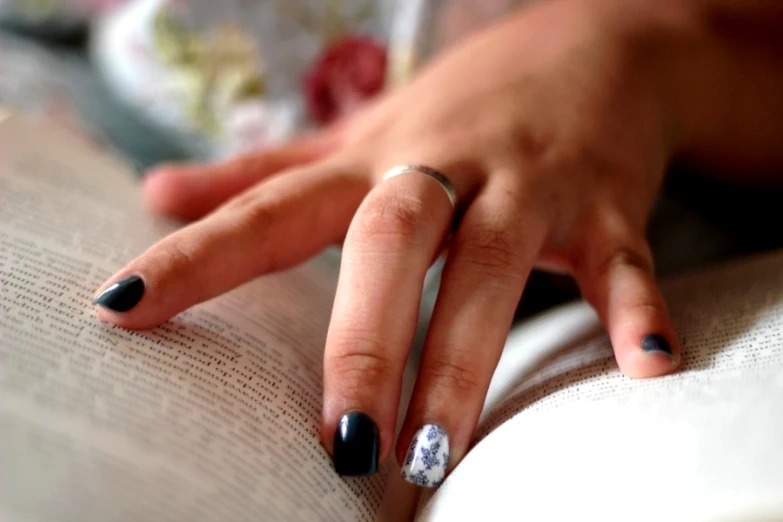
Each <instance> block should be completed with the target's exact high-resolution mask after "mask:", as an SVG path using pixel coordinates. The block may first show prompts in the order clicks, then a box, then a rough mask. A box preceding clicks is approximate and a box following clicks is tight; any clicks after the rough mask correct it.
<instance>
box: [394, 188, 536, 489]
mask: <svg viewBox="0 0 783 522" xmlns="http://www.w3.org/2000/svg"><path fill="white" fill-rule="evenodd" d="M522 194H524V191H523V190H522V189H521V187H520V186H519V178H518V177H512V176H507V177H505V178H504V177H502V176H495V177H493V179H492V182H491V183H490V184H489V185H487V186H486V187H485V188H484V190H483V191H482V193H480V194H478V196H477V197H476V199H475V200H474V201H473V203H472V204H471V206H470V208H469V209H468V211H467V213H466V214H465V216H464V218H463V220H462V222H461V224H460V227H459V229H458V231H457V233H456V236H455V238H454V240H453V242H452V247H451V249H450V251H449V258H448V260H447V262H446V267H445V269H444V273H443V278H442V284H441V290H440V292H439V295H438V300H437V303H436V305H435V311H434V313H433V317H432V320H431V321H430V328H429V332H428V336H427V340H426V342H425V345H424V351H423V354H422V359H421V362H420V368H419V374H418V379H417V382H416V387H415V389H414V391H413V396H412V398H411V403H410V405H409V407H408V414H407V417H406V420H405V423H404V425H403V428H402V431H401V433H400V438H399V441H398V448H397V450H398V451H397V456H398V460H399V462H401V463H402V476H403V478H405V479H406V480H408V481H409V482H412V483H414V484H417V485H420V486H427V487H435V486H438V485H439V484H440V483H441V482H442V481H443V479H444V477H445V475H446V472H447V471H448V470H449V469H451V468H453V467H454V466H455V465H456V464H457V463H458V462H459V460H460V459H461V458H462V456H463V455H464V453H465V451H466V450H467V448H468V445H469V443H470V440H471V437H472V435H473V432H474V430H475V427H476V423H477V421H478V417H479V414H480V413H481V409H482V406H483V404H484V398H485V396H486V393H487V388H488V386H489V383H490V380H491V378H492V374H493V372H494V370H495V367H496V365H497V362H498V359H499V358H500V354H501V352H502V350H503V346H504V343H505V340H506V336H507V334H508V331H509V329H510V327H511V323H512V320H513V316H514V311H515V310H516V307H517V304H518V302H519V299H520V297H521V295H522V291H523V288H524V286H525V282H526V280H527V277H528V274H529V273H530V270H531V268H532V266H533V263H534V261H535V259H536V256H537V254H538V251H539V249H540V246H541V244H542V242H543V240H544V235H545V232H546V227H545V224H544V222H543V221H542V220H540V219H539V218H538V216H540V215H541V213H538V212H536V209H535V206H534V204H533V202H530V201H525V199H524V198H522V197H520V195H522Z"/></svg>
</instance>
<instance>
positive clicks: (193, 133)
mask: <svg viewBox="0 0 783 522" xmlns="http://www.w3.org/2000/svg"><path fill="white" fill-rule="evenodd" d="M521 3H523V2H522V1H521V0H516V1H514V0H456V1H455V0H452V1H432V0H220V1H216V0H0V104H5V105H11V106H14V107H21V108H23V109H24V110H25V111H27V112H30V113H34V114H35V115H36V116H39V117H45V118H54V119H57V120H58V121H59V122H60V123H64V124H67V125H70V126H72V127H73V128H74V130H75V131H77V130H78V131H79V132H83V133H85V134H86V135H88V136H89V137H90V139H93V140H95V141H97V142H100V143H101V144H103V145H104V146H105V147H110V148H113V149H115V150H116V152H117V153H119V154H122V155H123V156H125V157H126V159H128V160H129V161H131V162H132V163H133V164H134V165H136V167H137V169H138V170H140V171H141V170H143V169H145V168H147V167H149V166H151V165H153V164H155V163H158V162H160V161H171V160H177V159H202V160H205V159H217V158H220V157H225V156H228V155H231V154H235V153H237V152H240V151H245V150H251V149H259V148H263V147H266V146H269V145H271V144H274V143H276V142H279V141H281V140H285V139H286V138H287V137H289V136H291V135H292V134H293V133H295V132H297V131H299V130H302V129H304V128H308V127H314V126H315V127H317V126H319V125H325V124H328V123H329V122H331V121H333V120H334V119H336V118H337V117H339V116H341V115H344V114H346V113H349V112H351V111H353V110H355V109H356V108H358V107H359V106H361V104H362V103H363V102H364V101H366V100H367V99H369V98H371V97H373V96H375V95H377V94H378V93H379V92H380V91H381V90H382V89H383V88H384V87H385V86H388V85H390V84H396V83H401V82H404V81H406V79H407V78H408V77H409V76H410V74H411V73H412V71H413V70H415V68H416V67H418V66H419V65H420V64H421V63H423V62H424V61H426V60H427V59H428V58H429V57H430V56H432V55H433V54H435V53H436V52H437V51H438V50H439V49H441V48H443V47H445V46H446V45H448V43H450V42H451V41H454V40H456V39H459V38H460V37H462V36H464V35H466V34H468V33H470V32H471V31H473V30H475V29H476V28H478V27H480V26H481V25H483V24H485V23H487V22H488V21H490V20H492V19H493V18H495V17H498V16H501V15H502V14H503V13H505V12H507V11H508V10H510V9H511V8H513V7H515V6H518V5H519V4H521Z"/></svg>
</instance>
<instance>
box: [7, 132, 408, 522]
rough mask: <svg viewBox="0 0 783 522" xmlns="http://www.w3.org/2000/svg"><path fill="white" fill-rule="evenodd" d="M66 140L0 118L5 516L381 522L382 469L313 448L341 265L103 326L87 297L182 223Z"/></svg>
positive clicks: (307, 268) (315, 267)
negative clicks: (339, 465) (346, 469)
mask: <svg viewBox="0 0 783 522" xmlns="http://www.w3.org/2000/svg"><path fill="white" fill-rule="evenodd" d="M56 135H57V131H55V130H49V129H47V128H46V127H45V126H43V125H42V124H40V123H32V122H29V121H23V120H20V119H19V118H18V117H12V118H10V119H7V120H6V121H5V122H3V123H2V124H0V291H1V292H2V295H1V297H0V358H1V361H2V362H0V430H2V433H0V440H1V441H2V442H1V443H0V462H1V463H2V464H0V467H1V468H2V482H3V484H2V486H0V519H2V520H3V521H7V522H16V521H25V522H36V521H51V520H58V521H60V522H65V521H71V520H73V521H79V522H86V521H93V520H106V519H110V520H118V521H119V520H122V521H124V520H128V521H140V520H150V521H152V520H154V521H156V522H163V521H169V520H170V521H174V520H176V521H182V520H198V521H211V520H215V521H225V520H232V521H234V520H248V521H250V520H252V521H257V520H270V521H272V520H285V521H295V520H306V521H314V520H319V521H320V520H324V521H329V520H333V521H337V520H340V521H343V520H375V519H376V518H378V517H381V516H384V513H385V511H384V509H385V508H384V507H383V506H385V505H386V504H384V494H385V493H386V491H387V483H388V482H389V481H390V468H389V465H385V466H383V467H382V469H381V471H380V472H379V473H378V474H377V475H375V476H373V477H367V478H357V479H348V478H341V477H339V476H338V475H336V474H335V473H334V471H333V468H332V464H331V461H330V459H329V457H328V455H327V454H326V452H325V451H324V450H323V448H322V447H321V446H320V444H319V442H318V429H319V427H318V424H319V419H320V412H321V394H322V373H321V372H322V357H323V348H322V345H323V342H324V339H325V335H326V329H327V326H328V320H329V313H330V309H331V304H332V299H333V293H334V289H335V285H336V275H337V274H336V270H335V267H334V266H333V265H332V264H330V263H327V262H325V261H323V260H321V259H315V260H313V261H311V262H308V263H306V264H304V265H303V266H301V267H298V268H296V269H294V270H290V271H288V272H287V273H283V274H278V275H274V276H269V277H263V278H260V279H258V280H256V281H254V282H252V283H249V284H247V285H245V286H243V287H242V288H240V289H237V290H235V291H233V292H230V293H229V294H227V295H224V296H221V297H219V298H217V299H214V300H212V301H210V302H207V303H204V304H202V305H199V306H197V307H194V308H192V309H190V310H188V311H186V312H184V313H182V314H180V315H179V316H177V317H175V318H174V319H173V320H171V321H169V322H168V323H166V324H164V325H162V326H161V327H159V328H157V329H154V330H151V331H145V332H132V331H128V330H123V329H120V328H116V327H113V326H110V325H107V324H102V323H101V322H100V321H99V320H98V319H97V318H96V316H95V314H94V311H93V308H92V306H91V303H90V302H91V299H92V295H93V292H95V290H96V289H97V288H98V286H99V285H100V284H101V283H102V282H103V281H104V280H105V279H106V278H107V277H109V276H110V275H111V274H112V273H113V272H114V271H116V270H118V269H119V268H121V267H122V266H123V265H124V264H125V263H126V262H128V261H129V260H130V259H132V258H133V257H134V256H136V255H138V254H139V253H141V252H142V251H143V250H144V249H145V248H147V247H148V246H149V245H150V244H152V243H153V242H154V241H155V240H156V239H158V238H160V237H161V236H162V235H163V234H165V233H166V232H169V231H171V230H173V228H174V227H175V226H176V224H172V223H165V222H162V221H154V222H153V221H151V220H150V219H148V218H147V217H145V216H144V213H143V209H142V206H141V199H140V194H138V190H137V187H136V185H135V182H134V181H133V180H132V178H131V176H130V175H129V174H128V175H127V176H123V175H122V173H124V172H125V171H124V170H123V169H122V167H121V166H120V165H118V164H116V163H115V162H114V161H113V160H111V159H110V158H107V157H105V156H102V155H97V154H94V155H93V154H90V153H89V150H88V145H87V144H83V143H80V142H76V141H75V140H74V139H71V138H70V137H67V136H59V137H55V136H56ZM248 248H252V246H251V245H249V246H248ZM399 502H400V500H399V498H395V502H394V503H399ZM400 506H401V504H399V505H395V506H394V507H396V508H399V507H400ZM391 516H393V517H399V516H401V515H400V514H399V513H396V514H393V515H391ZM394 519H400V518H394Z"/></svg>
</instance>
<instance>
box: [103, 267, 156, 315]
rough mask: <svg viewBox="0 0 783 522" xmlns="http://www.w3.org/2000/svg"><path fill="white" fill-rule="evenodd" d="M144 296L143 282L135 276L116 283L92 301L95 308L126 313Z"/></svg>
mask: <svg viewBox="0 0 783 522" xmlns="http://www.w3.org/2000/svg"><path fill="white" fill-rule="evenodd" d="M143 295H144V281H143V280H142V278H141V277H139V276H137V275H132V276H128V277H126V278H125V279H121V280H120V281H117V282H116V283H114V284H113V285H111V286H110V287H109V288H107V289H106V290H104V291H103V292H101V293H100V295H99V296H98V297H96V298H95V300H93V302H92V304H93V305H95V306H102V307H104V308H108V309H109V310H114V311H115V312H127V311H128V310H130V309H131V308H133V307H134V306H136V305H137V304H139V301H141V298H142V296H143Z"/></svg>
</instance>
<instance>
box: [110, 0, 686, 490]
mask: <svg viewBox="0 0 783 522" xmlns="http://www.w3.org/2000/svg"><path fill="white" fill-rule="evenodd" d="M598 4H600V2H598ZM601 12H602V11H601V10H600V9H596V5H595V3H591V2H583V1H578V0H573V1H564V2H552V3H544V4H542V5H540V6H535V7H533V8H529V9H527V10H525V11H523V12H521V13H520V14H518V15H515V16H513V17H510V18H508V19H507V20H504V21H503V22H501V23H499V24H497V25H495V26H494V27H492V28H490V29H488V30H486V31H483V32H482V33H480V34H478V35H476V36H475V37H472V38H470V39H468V40H467V41H466V42H464V43H463V44H459V45H457V46H456V47H454V48H453V49H451V50H448V51H447V52H445V53H444V54H443V55H442V56H441V57H439V58H438V59H437V60H436V61H435V62H434V63H433V64H432V65H431V66H429V67H427V68H426V69H425V70H423V71H422V72H421V74H420V75H419V76H418V77H417V78H415V79H414V81H412V83H411V84H410V85H408V86H406V87H404V88H401V89H399V90H397V91H394V92H391V93H389V94H388V95H385V96H383V97H382V98H379V99H378V100H377V101H376V102H374V103H373V104H372V105H370V106H368V107H366V108H365V109H364V110H362V111H360V112H359V113H357V114H355V115H354V116H352V117H351V118H350V119H349V120H346V121H345V122H343V123H341V124H340V125H338V126H335V127H333V128H330V129H327V130H325V131H322V132H320V133H317V134H315V135H312V136H308V137H305V138H302V139H300V140H297V141H294V142H291V143H289V144H286V145H284V146H282V147H280V148H278V149H274V150H270V151H265V152H261V153H258V154H255V155H251V156H246V157H242V158H238V159H235V160H231V161H228V162H226V163H222V164H218V165H195V166H173V167H168V168H164V169H161V170H158V171H157V172H153V173H151V174H150V175H149V177H148V178H147V179H146V182H145V190H146V194H147V197H148V199H149V202H150V204H151V205H152V206H153V207H154V208H155V209H157V210H158V211H160V212H163V213H167V214H171V215H176V216H179V217H184V218H188V219H199V218H200V219H199V220H198V221H196V222H194V223H192V224H190V225H189V226H187V227H185V228H184V229H182V230H180V231H178V232H176V233H175V234H173V235H171V236H170V237H168V238H166V239H164V240H163V241H161V242H160V243H158V244H156V245H154V246H153V247H151V248H150V249H149V250H148V251H147V252H145V253H144V254H143V255H141V256H140V257H139V258H137V259H136V260H134V261H132V262H131V263H130V264H129V265H128V266H126V267H125V268H123V269H122V270H121V271H120V272H119V273H117V274H116V275H115V276H114V277H112V278H111V279H110V281H108V282H107V284H106V285H105V286H104V288H107V287H109V285H111V284H113V283H115V282H117V281H120V280H122V279H123V278H126V277H128V276H131V275H138V276H139V277H140V278H141V280H143V288H140V287H139V284H138V283H137V284H135V285H134V288H135V290H136V294H135V295H134V296H132V297H133V299H128V298H127V293H126V295H125V297H123V295H122V294H123V288H125V287H124V286H123V285H120V286H119V288H115V289H113V290H112V291H111V292H109V293H108V294H103V295H101V296H100V297H99V299H98V300H97V303H98V304H99V305H100V306H99V308H98V313H99V315H100V317H101V318H102V319H104V320H106V321H109V322H112V323H115V324H118V325H120V326H123V327H128V328H147V327H152V326H155V325H157V324H159V323H161V322H163V321H165V320H167V319H168V318H170V317H172V316H174V315H175V314H177V313H179V312H180V311H182V310H184V309H186V308H188V307H190V306H192V305H194V304H196V303H198V302H201V301H204V300H207V299H209V298H212V297H214V296H216V295H218V294H220V293H223V292H225V291H228V290H229V289H231V288H233V287H235V286H237V285H239V284H241V283H243V282H245V281H247V280H249V279H251V278H254V277H256V276H259V275H261V274H264V273H269V272H272V271H275V270H280V269H284V268H286V267H289V266H291V265H293V264H296V263H298V262H300V261H302V260H304V259H305V258H307V257H309V256H311V255H313V254H315V253H317V252H319V251H320V250H322V249H323V248H324V247H325V246H327V245H329V244H331V243H335V242H340V241H343V240H344V243H343V245H344V247H343V259H342V266H343V269H342V271H341V275H340V281H339V285H338V290H337V295H336V299H335V304H334V309H333V315H332V320H331V324H330V328H329V333H328V338H327V340H326V353H325V361H324V364H325V368H324V370H325V373H324V375H325V377H324V379H325V390H324V407H323V421H322V437H323V443H324V446H325V447H326V448H327V450H328V451H330V452H331V453H332V454H333V457H334V460H335V466H336V468H337V470H338V472H340V473H344V474H349V475H351V474H366V473H369V472H373V471H374V470H375V467H376V466H377V460H378V458H381V459H383V458H386V457H387V456H388V455H389V454H390V452H391V450H392V444H393V436H394V426H395V420H396V416H397V410H398V404H399V398H400V393H401V390H400V386H401V375H402V371H403V367H404V364H405V361H406V358H407V355H408V352H409V348H410V345H411V342H412V338H413V334H414V329H415V327H416V323H417V319H418V304H419V299H420V295H421V290H422V283H423V279H424V276H425V272H426V271H427V269H428V267H429V266H430V264H431V263H432V261H433V259H434V258H435V257H436V256H437V255H438V254H439V253H440V252H441V247H442V244H443V241H444V238H445V237H446V236H447V234H448V233H449V231H450V230H451V228H452V224H453V223H454V221H455V219H458V227H457V228H456V229H455V230H454V233H453V236H452V238H451V241H450V243H449V245H448V258H447V263H446V266H445V269H444V273H443V279H442V286H441V290H440V294H439V296H438V300H437V304H436V308H435V311H434V315H433V317H432V321H431V327H430V330H429V332H428V337H427V340H426V344H425V347H424V352H423V356H422V360H421V366H420V370H419V374H418V379H417V383H416V387H415V390H414V393H413V396H412V399H411V403H410V406H409V409H408V412H407V416H406V419H405V423H404V427H403V429H402V432H401V435H400V438H399V442H398V445H397V451H396V454H397V458H398V459H399V461H400V462H403V461H405V460H406V459H405V457H406V452H407V451H408V447H409V445H410V444H411V441H413V443H412V444H413V446H414V447H416V446H420V445H422V444H424V445H428V444H430V442H428V441H427V440H426V437H422V436H419V434H420V433H423V432H420V431H419V430H420V429H422V428H423V427H426V428H427V429H425V432H426V431H427V430H428V429H429V428H428V427H429V426H430V425H437V426H439V427H441V428H442V430H435V431H434V432H433V433H434V434H435V437H436V438H435V440H436V441H437V442H440V448H441V450H440V451H441V452H443V451H444V450H445V453H446V454H448V453H449V449H450V453H451V455H450V458H448V459H441V461H444V460H448V462H449V468H451V467H452V466H453V465H455V464H456V463H457V462H458V461H459V460H460V459H461V458H462V457H463V456H464V454H465V452H466V451H467V448H468V446H469V443H470V440H471V437H472V435H473V432H474V429H475V426H476V422H477V419H478V416H479V414H480V412H481V408H482V405H483V401H484V399H485V395H486V391H487V387H488V385H489V382H490V379H491V377H492V374H493V371H494V369H495V366H496V364H497V362H498V359H499V357H500V354H501V351H502V348H503V345H504V342H505V339H506V336H507V334H508V330H509V328H510V325H511V322H512V318H513V315H514V311H515V307H516V305H517V303H518V301H519V298H520V296H521V293H522V290H523V287H524V285H525V280H526V278H527V276H528V274H529V273H530V270H531V269H532V268H533V267H534V266H538V267H542V268H545V269H551V270H556V271H562V272H567V273H570V274H572V275H573V276H574V277H575V279H576V281H577V282H578V284H579V286H580V288H581V290H582V293H583V295H584V297H585V298H586V299H587V300H588V301H589V302H590V303H591V304H592V305H593V306H594V307H595V309H596V310H597V312H598V314H599V315H600V317H601V320H602V321H603V324H604V325H605V326H606V329H607V330H608V332H609V335H610V338H611V342H612V346H613V348H614V352H615V355H616V359H617V362H618V365H619V367H620V369H621V370H622V371H623V372H624V373H625V374H626V375H628V376H630V377H636V378H641V377H653V376H658V375H662V374H665V373H667V372H670V371H672V370H673V369H674V368H675V367H676V366H677V364H678V362H679V349H678V343H677V338H676V334H675V332H674V329H673V327H672V325H671V322H670V320H669V317H668V314H667V310H666V305H665V303H664V299H663V297H662V296H661V294H660V292H659V290H658V288H657V287H656V283H655V279H654V272H653V262H652V259H651V254H650V251H649V248H648V245H647V243H646V240H645V234H644V232H645V224H646V221H647V219H648V215H649V213H650V211H651V207H652V205H653V202H654V200H655V197H656V194H657V192H658V190H659V187H660V184H661V181H662V177H663V173H664V170H665V167H666V164H667V162H668V161H669V158H670V157H671V155H672V153H673V151H674V149H675V147H676V143H674V140H673V139H672V136H673V135H674V132H673V126H674V125H675V117H674V115H673V113H672V110H671V109H670V107H668V106H667V105H666V101H665V97H663V96H661V95H660V92H659V91H658V90H657V88H658V85H659V84H658V82H656V81H650V75H651V74H652V72H650V71H647V70H646V68H645V67H644V64H641V63H639V61H638V60H637V59H636V58H637V56H636V55H635V53H634V52H633V51H634V48H633V46H632V45H628V42H627V41H626V40H625V33H624V31H622V30H619V29H618V30H615V27H614V26H613V25H610V24H607V23H604V22H603V20H604V19H603V18H601V17H600V16H599V15H600V13H601ZM399 164H422V165H428V166H430V167H433V168H435V169H437V170H438V171H440V172H442V173H444V174H445V175H446V176H447V177H448V178H449V179H450V180H451V182H452V183H453V185H454V188H455V190H456V193H457V196H458V202H459V204H458V210H459V212H458V213H456V214H455V212H454V210H453V208H452V206H451V203H450V202H449V199H448V198H447V197H445V194H444V191H443V187H441V186H440V185H439V184H438V183H437V182H436V181H434V180H433V179H432V178H430V177H428V176H425V175H421V174H417V173H408V174H404V175H400V176H396V177H393V178H391V179H388V180H385V181H383V180H382V178H383V175H384V173H385V172H386V171H387V170H389V169H390V168H391V167H393V166H395V165H399ZM142 290H143V291H142ZM117 303H120V304H121V305H122V306H117ZM112 308H114V309H112ZM119 308H122V309H119ZM357 412H361V413H363V414H365V415H360V414H358V413H357ZM338 425H339V426H341V429H340V430H338ZM336 431H337V436H335V433H336ZM346 432H348V433H349V435H348V436H347V438H346V436H345V433H346ZM417 432H418V433H419V434H417ZM340 433H342V435H341V434H340ZM446 434H447V435H446ZM408 464H410V465H406V466H404V469H405V471H406V474H407V475H406V476H407V477H408V478H409V479H410V478H411V477H414V478H412V480H413V481H414V482H419V483H423V480H422V479H426V482H427V483H426V485H435V484H438V483H439V482H440V481H441V480H442V479H443V476H444V473H445V472H446V469H445V467H444V466H434V467H433V469H430V470H424V471H422V470H423V468H422V467H421V462H420V461H419V458H418V457H416V458H415V459H413V462H412V463H408Z"/></svg>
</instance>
